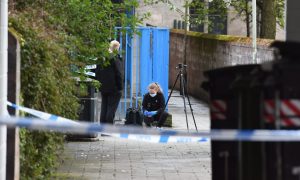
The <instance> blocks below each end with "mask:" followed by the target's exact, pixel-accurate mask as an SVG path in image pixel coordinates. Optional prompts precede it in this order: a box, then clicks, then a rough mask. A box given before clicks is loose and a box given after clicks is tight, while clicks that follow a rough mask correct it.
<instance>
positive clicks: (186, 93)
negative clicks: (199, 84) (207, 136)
mask: <svg viewBox="0 0 300 180" xmlns="http://www.w3.org/2000/svg"><path fill="white" fill-rule="evenodd" d="M182 81H183V83H186V82H185V79H184V78H183V80H182ZM185 88H186V86H184V92H185V94H183V95H186V97H187V99H188V103H189V106H190V110H191V113H192V117H193V120H194V124H195V128H196V131H197V132H198V128H197V124H196V121H195V116H194V111H193V108H192V105H191V101H190V97H189V95H188V92H187V90H186V89H185Z"/></svg>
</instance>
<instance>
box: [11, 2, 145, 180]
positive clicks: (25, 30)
mask: <svg viewBox="0 0 300 180" xmlns="http://www.w3.org/2000/svg"><path fill="white" fill-rule="evenodd" d="M13 4H14V6H12V7H11V8H13V9H10V12H11V14H10V20H9V25H10V28H13V29H14V31H15V32H16V33H18V34H19V35H20V37H21V39H22V42H21V44H22V47H21V62H22V63H21V93H22V98H23V100H24V101H23V104H24V105H25V106H26V107H29V108H33V109H37V110H41V111H44V112H49V113H52V114H56V115H60V116H63V117H66V118H70V119H76V118H77V116H78V115H77V111H78V107H79V104H78V99H77V97H76V96H77V95H78V92H82V88H81V87H83V88H84V87H85V86H83V85H82V84H80V85H79V86H78V85H76V81H75V78H74V77H75V76H79V77H80V79H85V76H84V75H83V73H81V74H80V73H78V72H84V71H85V70H84V67H85V66H86V65H89V64H95V63H96V62H97V63H100V62H101V61H102V60H103V58H104V57H106V56H108V53H107V50H108V43H109V40H110V39H111V38H113V36H114V27H115V26H117V25H118V26H120V25H122V26H129V27H135V26H136V25H137V24H138V23H140V22H141V20H142V19H143V18H145V17H146V15H145V16H143V17H142V18H136V17H135V16H127V15H126V14H125V10H126V11H127V10H129V11H130V10H131V9H132V8H134V7H136V6H137V5H138V4H137V1H136V0H133V1H132V0H126V1H125V3H124V4H112V3H111V1H110V0H14V3H13ZM132 32H135V30H134V29H133V31H132ZM72 67H73V68H72ZM74 67H75V68H74ZM74 71H76V73H75V72H74ZM20 140H21V149H20V153H21V179H49V178H50V177H51V175H52V172H53V170H54V169H55V167H56V161H57V154H58V153H59V152H60V151H61V150H62V147H63V135H60V134H55V133H49V132H37V131H35V132H33V131H27V130H21V135H20Z"/></svg>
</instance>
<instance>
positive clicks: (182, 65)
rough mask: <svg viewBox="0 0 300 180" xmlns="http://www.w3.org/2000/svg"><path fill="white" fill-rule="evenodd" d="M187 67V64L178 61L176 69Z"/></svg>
mask: <svg viewBox="0 0 300 180" xmlns="http://www.w3.org/2000/svg"><path fill="white" fill-rule="evenodd" d="M186 67H187V65H186V64H182V63H178V64H177V66H176V69H183V68H186Z"/></svg>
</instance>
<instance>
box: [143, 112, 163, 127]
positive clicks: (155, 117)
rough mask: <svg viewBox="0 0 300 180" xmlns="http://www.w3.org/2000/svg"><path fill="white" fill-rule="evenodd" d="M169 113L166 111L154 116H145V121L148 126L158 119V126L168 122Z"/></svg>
mask: <svg viewBox="0 0 300 180" xmlns="http://www.w3.org/2000/svg"><path fill="white" fill-rule="evenodd" d="M168 115H169V113H167V112H166V111H164V112H162V113H159V114H156V115H154V116H153V117H146V116H144V122H145V124H146V126H151V124H152V122H153V121H158V123H157V127H161V126H162V125H164V123H165V122H166V120H167V118H168Z"/></svg>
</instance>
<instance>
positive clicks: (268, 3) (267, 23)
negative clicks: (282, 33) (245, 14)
mask: <svg viewBox="0 0 300 180" xmlns="http://www.w3.org/2000/svg"><path fill="white" fill-rule="evenodd" d="M276 1H277V0H263V4H262V17H261V38H266V39H275V37H276Z"/></svg>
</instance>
